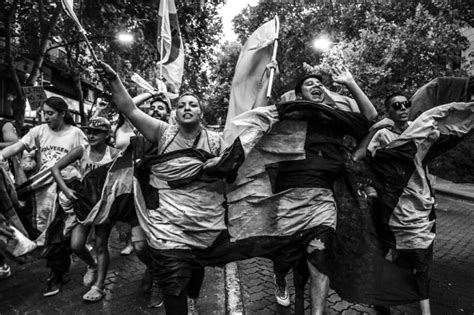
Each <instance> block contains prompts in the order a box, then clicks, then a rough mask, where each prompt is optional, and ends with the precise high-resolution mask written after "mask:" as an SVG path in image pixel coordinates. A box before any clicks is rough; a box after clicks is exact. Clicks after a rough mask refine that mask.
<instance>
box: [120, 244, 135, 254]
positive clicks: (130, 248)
mask: <svg viewBox="0 0 474 315" xmlns="http://www.w3.org/2000/svg"><path fill="white" fill-rule="evenodd" d="M132 252H133V246H132V245H131V244H128V245H127V246H126V247H125V248H124V249H122V251H121V252H120V255H122V256H124V255H130V254H131V253H132Z"/></svg>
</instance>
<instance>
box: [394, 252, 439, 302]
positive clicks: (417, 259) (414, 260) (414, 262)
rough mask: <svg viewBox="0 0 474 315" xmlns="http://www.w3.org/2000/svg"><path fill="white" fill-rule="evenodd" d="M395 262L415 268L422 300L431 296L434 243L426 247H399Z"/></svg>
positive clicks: (407, 267)
mask: <svg viewBox="0 0 474 315" xmlns="http://www.w3.org/2000/svg"><path fill="white" fill-rule="evenodd" d="M395 252H396V253H397V254H398V256H397V257H396V258H395V263H396V264H397V265H398V266H400V267H402V268H405V269H409V270H413V272H414V275H415V281H416V286H417V289H418V295H419V299H420V300H425V299H428V298H429V289H430V280H431V264H432V262H433V244H431V246H430V247H428V248H426V249H397V250H395Z"/></svg>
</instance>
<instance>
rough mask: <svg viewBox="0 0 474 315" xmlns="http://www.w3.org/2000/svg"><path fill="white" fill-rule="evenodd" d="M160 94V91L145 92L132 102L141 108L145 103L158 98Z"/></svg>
mask: <svg viewBox="0 0 474 315" xmlns="http://www.w3.org/2000/svg"><path fill="white" fill-rule="evenodd" d="M160 94H162V93H160V92H158V91H153V92H145V93H142V94H140V95H137V96H135V97H134V98H132V100H133V102H134V103H135V105H137V106H140V105H141V104H143V103H145V102H146V101H148V100H149V99H151V98H153V97H155V96H158V95H160Z"/></svg>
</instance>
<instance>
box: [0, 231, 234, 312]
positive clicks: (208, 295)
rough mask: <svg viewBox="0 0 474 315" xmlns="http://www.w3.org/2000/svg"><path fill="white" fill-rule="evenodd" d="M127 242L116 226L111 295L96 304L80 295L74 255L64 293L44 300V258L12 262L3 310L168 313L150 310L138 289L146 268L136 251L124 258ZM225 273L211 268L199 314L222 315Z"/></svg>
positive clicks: (2, 288)
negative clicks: (124, 247) (121, 253)
mask: <svg viewBox="0 0 474 315" xmlns="http://www.w3.org/2000/svg"><path fill="white" fill-rule="evenodd" d="M123 246H124V245H123V244H122V243H120V242H119V240H118V233H117V232H116V231H115V229H114V230H113V232H112V234H111V238H110V244H109V249H110V253H111V256H110V258H111V259H110V267H109V272H108V275H107V279H106V289H107V295H106V298H105V299H104V300H102V301H101V302H98V303H87V302H84V301H83V300H82V295H83V294H84V293H86V292H87V288H85V287H84V286H83V285H82V276H83V274H84V272H85V269H86V267H85V264H84V263H83V262H82V261H80V260H78V258H77V257H75V256H73V257H75V258H74V259H73V261H74V262H73V265H72V268H71V281H70V282H69V283H67V284H66V285H64V286H63V288H62V290H61V292H60V293H59V294H58V295H56V296H53V297H49V298H44V297H43V296H42V290H43V288H44V286H45V280H46V278H47V276H48V272H47V269H46V267H45V261H44V260H36V261H33V262H29V263H26V264H24V265H15V264H12V270H13V276H12V277H10V278H9V279H7V280H3V281H1V282H0V314H1V315H9V314H38V315H39V314H47V315H50V314H165V311H164V307H160V308H158V309H148V308H147V307H146V305H147V302H148V296H147V295H145V294H143V293H142V292H140V283H141V279H142V277H143V274H144V271H145V266H144V265H143V264H142V263H140V261H139V260H138V259H137V258H136V256H135V255H133V254H131V255H129V256H120V250H121V249H122V248H123ZM223 279H224V272H223V270H222V269H220V268H207V269H206V277H205V279H204V284H203V288H202V290H201V297H200V298H199V300H198V302H197V309H198V311H200V313H201V314H224V313H225V292H224V281H223Z"/></svg>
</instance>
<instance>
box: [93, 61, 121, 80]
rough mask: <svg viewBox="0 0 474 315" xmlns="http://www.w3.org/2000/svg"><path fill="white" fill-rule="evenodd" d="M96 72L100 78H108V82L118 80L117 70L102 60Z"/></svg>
mask: <svg viewBox="0 0 474 315" xmlns="http://www.w3.org/2000/svg"><path fill="white" fill-rule="evenodd" d="M96 71H97V74H98V75H99V76H100V77H102V78H106V79H107V80H113V79H115V78H117V72H115V70H114V69H112V67H111V66H109V65H108V64H106V63H105V62H103V61H102V60H99V68H96Z"/></svg>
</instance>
